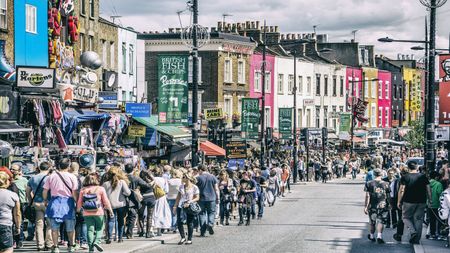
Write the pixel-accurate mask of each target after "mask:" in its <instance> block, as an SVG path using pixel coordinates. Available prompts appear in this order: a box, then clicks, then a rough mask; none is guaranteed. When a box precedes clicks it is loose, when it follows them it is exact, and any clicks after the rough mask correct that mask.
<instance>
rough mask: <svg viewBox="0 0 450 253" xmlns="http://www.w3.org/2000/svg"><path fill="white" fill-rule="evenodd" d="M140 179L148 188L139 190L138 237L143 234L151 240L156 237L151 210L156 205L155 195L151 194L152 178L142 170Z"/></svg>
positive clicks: (147, 172)
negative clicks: (140, 198) (140, 197)
mask: <svg viewBox="0 0 450 253" xmlns="http://www.w3.org/2000/svg"><path fill="white" fill-rule="evenodd" d="M140 178H141V179H142V180H144V181H145V182H146V183H148V184H149V186H150V187H148V188H141V193H142V205H141V208H140V209H139V211H138V231H139V237H143V236H144V234H145V238H153V237H155V236H156V235H155V233H154V231H153V210H154V208H155V203H156V198H155V193H154V192H153V176H152V175H151V173H150V172H149V171H148V170H142V171H141V173H140ZM144 227H145V232H144ZM130 232H131V231H130Z"/></svg>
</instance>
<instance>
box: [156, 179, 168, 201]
mask: <svg viewBox="0 0 450 253" xmlns="http://www.w3.org/2000/svg"><path fill="white" fill-rule="evenodd" d="M153 193H154V194H155V198H156V199H160V198H162V197H164V196H165V195H166V192H165V191H164V189H163V188H162V187H161V186H159V185H158V184H157V183H154V184H153Z"/></svg>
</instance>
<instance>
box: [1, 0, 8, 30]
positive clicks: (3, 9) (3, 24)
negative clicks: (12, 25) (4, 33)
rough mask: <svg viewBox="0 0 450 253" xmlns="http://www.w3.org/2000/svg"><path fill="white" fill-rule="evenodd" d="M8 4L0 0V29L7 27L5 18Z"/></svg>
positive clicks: (4, 0)
mask: <svg viewBox="0 0 450 253" xmlns="http://www.w3.org/2000/svg"><path fill="white" fill-rule="evenodd" d="M7 11H8V4H7V3H6V0H0V29H7V28H8V18H7Z"/></svg>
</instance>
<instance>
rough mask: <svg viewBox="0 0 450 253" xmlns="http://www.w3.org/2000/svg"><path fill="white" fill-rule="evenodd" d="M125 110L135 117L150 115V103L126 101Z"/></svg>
mask: <svg viewBox="0 0 450 253" xmlns="http://www.w3.org/2000/svg"><path fill="white" fill-rule="evenodd" d="M125 112H126V113H127V114H131V116H133V117H135V118H148V117H150V116H151V115H152V105H151V104H144V103H126V104H125Z"/></svg>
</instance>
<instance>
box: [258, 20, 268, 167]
mask: <svg viewBox="0 0 450 253" xmlns="http://www.w3.org/2000/svg"><path fill="white" fill-rule="evenodd" d="M263 36H264V38H263V44H262V46H263V55H262V64H261V75H262V78H261V80H262V85H261V88H262V91H261V94H262V96H261V144H260V145H261V157H260V160H259V161H260V166H261V167H262V166H264V164H265V163H264V156H265V153H266V152H265V151H266V149H265V147H266V146H265V143H266V128H265V124H264V123H265V117H266V116H265V114H266V64H267V62H266V46H267V45H266V43H267V27H266V21H265V20H264V35H263Z"/></svg>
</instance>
